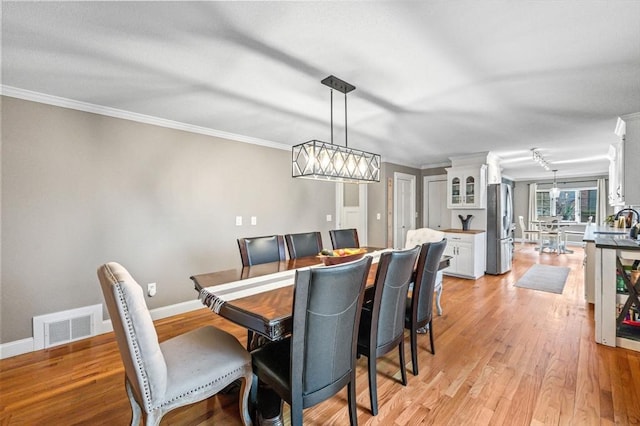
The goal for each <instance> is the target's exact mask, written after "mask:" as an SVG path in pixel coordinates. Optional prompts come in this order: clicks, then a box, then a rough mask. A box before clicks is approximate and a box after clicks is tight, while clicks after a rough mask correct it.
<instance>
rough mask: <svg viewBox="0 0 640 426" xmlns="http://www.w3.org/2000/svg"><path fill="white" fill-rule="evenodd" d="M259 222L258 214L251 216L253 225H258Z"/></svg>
mask: <svg viewBox="0 0 640 426" xmlns="http://www.w3.org/2000/svg"><path fill="white" fill-rule="evenodd" d="M257 224H258V218H257V217H256V216H251V225H254V226H255V225H257Z"/></svg>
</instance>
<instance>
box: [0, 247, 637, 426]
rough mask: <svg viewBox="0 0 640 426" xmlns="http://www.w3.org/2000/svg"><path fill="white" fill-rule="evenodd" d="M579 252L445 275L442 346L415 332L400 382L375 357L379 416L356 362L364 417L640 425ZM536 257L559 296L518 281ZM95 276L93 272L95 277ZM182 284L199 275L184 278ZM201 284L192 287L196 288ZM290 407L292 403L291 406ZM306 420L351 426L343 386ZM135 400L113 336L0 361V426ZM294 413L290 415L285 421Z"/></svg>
mask: <svg viewBox="0 0 640 426" xmlns="http://www.w3.org/2000/svg"><path fill="white" fill-rule="evenodd" d="M582 258H583V251H582V250H581V249H580V248H577V249H576V250H575V252H574V253H573V254H567V255H561V256H557V255H552V254H542V255H541V254H538V253H537V252H536V251H535V250H534V248H533V245H531V244H526V245H525V246H524V247H521V246H520V245H518V246H517V248H516V252H515V258H514V264H513V269H512V271H511V272H510V273H508V274H504V275H499V276H489V275H487V276H484V277H482V278H480V279H478V280H475V281H473V280H464V279H459V278H453V277H445V280H444V295H443V300H442V304H443V309H444V314H443V315H442V316H436V317H435V318H434V321H433V329H434V337H435V346H436V354H435V355H433V354H431V352H430V346H429V337H428V335H420V336H419V337H418V345H419V366H420V375H419V376H413V375H412V374H411V372H410V368H411V360H410V359H411V357H410V348H409V344H408V340H407V342H406V343H405V351H406V355H407V356H406V360H407V368H408V369H409V371H408V386H406V387H404V386H402V385H401V384H400V383H399V364H398V355H397V352H396V351H393V352H391V353H389V354H388V355H387V356H385V357H382V358H381V359H379V360H378V376H377V378H378V391H379V409H380V413H379V414H378V416H376V417H373V416H371V414H370V411H369V407H370V405H369V390H368V385H367V380H368V379H367V369H366V365H367V364H366V363H367V360H366V358H365V357H362V358H361V359H360V360H358V365H357V372H356V376H357V378H356V381H357V383H356V400H357V407H358V421H359V423H360V424H361V425H399V426H405V425H418V424H424V425H438V426H440V425H460V424H473V425H484V424H487V425H518V424H521V425H550V424H553V425H578V424H580V425H589V424H599V425H610V424H611V425H613V424H616V425H627V424H638V423H640V353H638V352H633V351H629V350H626V349H621V348H610V347H607V346H601V345H598V344H596V343H595V341H594V335H595V332H594V321H593V307H592V306H590V305H589V304H588V303H586V302H585V301H584V296H583V294H584V289H583V278H582V277H583V269H582ZM534 263H540V264H547V265H560V266H568V267H569V268H570V269H571V271H570V273H569V277H568V279H567V283H566V286H565V290H564V292H563V294H561V295H558V294H552V293H545V292H539V291H535V290H529V289H523V288H518V287H514V283H515V282H516V281H517V280H518V278H519V277H521V276H522V275H523V274H524V273H525V272H526V271H527V270H528V269H529V267H530V266H531V265H533V264H534ZM96 285H98V284H97V282H96ZM185 285H191V284H190V282H188V279H187V278H185ZM195 297H196V294H195V292H194V298H195ZM155 324H156V328H157V331H158V335H159V337H160V339H161V340H166V339H168V338H170V337H172V336H175V335H177V334H180V333H183V332H186V331H188V330H192V329H194V328H196V327H199V326H203V325H215V326H217V327H220V328H222V329H224V330H227V331H229V332H230V333H232V334H233V335H234V336H236V338H238V339H239V340H240V341H241V342H242V343H243V344H244V342H245V339H246V330H244V329H242V328H241V327H238V326H236V325H234V324H231V323H230V322H228V321H226V320H224V319H222V318H220V317H218V316H217V315H215V314H213V313H212V312H211V311H209V310H208V309H205V308H203V309H199V310H197V311H194V312H190V313H186V314H180V315H176V316H174V317H171V318H166V319H163V320H159V321H156V322H155ZM285 412H287V413H288V407H287V406H286V404H285ZM304 419H305V424H308V425H327V424H329V425H330V424H335V425H344V424H348V419H349V415H348V410H347V406H346V391H343V392H341V393H339V394H338V395H336V396H335V397H333V398H330V399H329V400H327V401H325V402H323V403H321V404H319V405H318V406H316V407H313V408H310V409H307V410H305V413H304ZM129 421H130V407H129V403H128V400H127V397H126V393H125V390H124V369H123V366H122V361H121V359H120V354H119V352H118V348H117V345H116V343H115V339H114V337H113V334H111V333H107V334H104V335H100V336H96V337H93V338H90V339H85V340H82V341H79V342H74V343H72V344H69V345H63V346H59V347H56V348H52V349H48V350H43V351H38V352H34V353H30V354H25V355H20V356H17V357H13V358H8V359H5V360H0V425H39V424H65V425H81V424H82V425H85V424H92V425H102V424H104V425H119V424H121V425H124V424H128V423H129ZM287 423H288V419H287ZM162 424H164V425H169V424H171V425H216V424H218V425H238V424H240V420H239V415H238V400H237V395H233V394H231V395H217V396H215V397H212V398H210V399H209V400H207V401H203V402H201V403H198V404H193V405H192V406H189V407H185V408H181V409H179V410H175V411H174V412H172V413H169V414H168V415H167V416H166V417H165V418H164V419H163V422H162Z"/></svg>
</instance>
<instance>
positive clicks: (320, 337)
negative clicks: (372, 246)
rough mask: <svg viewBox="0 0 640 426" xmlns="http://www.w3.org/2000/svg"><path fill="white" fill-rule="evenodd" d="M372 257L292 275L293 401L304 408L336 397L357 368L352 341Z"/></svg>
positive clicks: (304, 270)
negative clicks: (301, 400)
mask: <svg viewBox="0 0 640 426" xmlns="http://www.w3.org/2000/svg"><path fill="white" fill-rule="evenodd" d="M370 266H371V257H370V256H365V257H364V258H362V259H360V260H358V261H355V262H348V263H344V264H341V265H336V266H330V267H319V268H303V269H299V270H297V271H296V279H295V287H294V304H293V335H292V342H291V389H292V397H293V398H296V396H302V397H303V398H304V400H305V402H304V406H310V405H315V404H317V403H319V402H321V401H323V400H325V399H326V398H328V397H330V396H331V395H334V394H335V393H336V392H338V391H339V390H340V389H342V388H343V387H344V386H345V384H346V383H348V382H349V379H350V375H351V372H352V370H353V369H354V368H355V359H356V341H357V339H356V338H357V333H358V325H359V322H360V312H361V310H362V300H363V297H364V286H365V283H366V281H367V276H368V275H369V267H370Z"/></svg>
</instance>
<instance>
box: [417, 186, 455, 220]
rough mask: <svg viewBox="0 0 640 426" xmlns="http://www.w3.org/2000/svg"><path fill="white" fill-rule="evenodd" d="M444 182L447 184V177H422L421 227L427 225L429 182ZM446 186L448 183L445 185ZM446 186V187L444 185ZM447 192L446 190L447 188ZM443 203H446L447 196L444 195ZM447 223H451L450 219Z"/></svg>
mask: <svg viewBox="0 0 640 426" xmlns="http://www.w3.org/2000/svg"><path fill="white" fill-rule="evenodd" d="M438 181H445V182H447V175H446V174H442V175H433V176H423V177H422V225H423V226H424V227H425V228H426V227H428V223H429V182H438ZM447 185H448V183H447ZM445 186H446V185H445ZM447 190H448V188H447ZM444 202H445V203H446V202H447V196H446V195H445V198H444ZM449 223H451V218H449Z"/></svg>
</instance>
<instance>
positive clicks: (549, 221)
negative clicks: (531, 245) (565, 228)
mask: <svg viewBox="0 0 640 426" xmlns="http://www.w3.org/2000/svg"><path fill="white" fill-rule="evenodd" d="M561 220H562V216H538V222H539V227H540V231H541V232H558V229H559V228H558V224H559V223H560V221H561Z"/></svg>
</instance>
